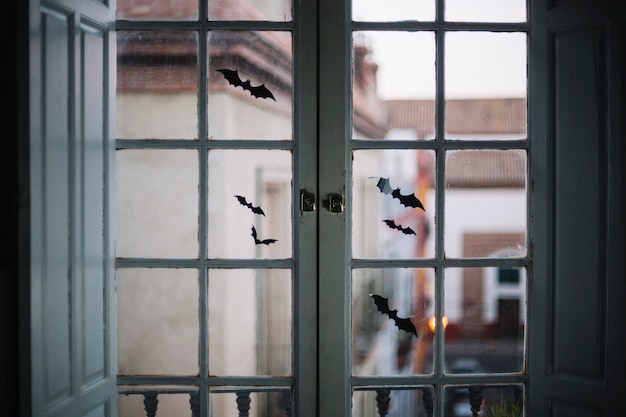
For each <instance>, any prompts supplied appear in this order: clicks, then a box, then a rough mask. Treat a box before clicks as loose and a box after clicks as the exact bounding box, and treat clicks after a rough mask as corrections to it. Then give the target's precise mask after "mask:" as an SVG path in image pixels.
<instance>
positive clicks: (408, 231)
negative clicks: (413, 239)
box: [383, 220, 415, 235]
mask: <svg viewBox="0 0 626 417" xmlns="http://www.w3.org/2000/svg"><path fill="white" fill-rule="evenodd" d="M383 222H385V223H386V224H387V226H389V227H390V228H391V229H396V230H399V231H401V232H402V233H404V234H405V235H414V234H415V232H414V231H413V229H411V228H410V227H402V226H400V225H398V224H396V222H394V221H393V220H383Z"/></svg>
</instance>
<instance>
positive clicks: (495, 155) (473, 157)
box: [445, 149, 526, 188]
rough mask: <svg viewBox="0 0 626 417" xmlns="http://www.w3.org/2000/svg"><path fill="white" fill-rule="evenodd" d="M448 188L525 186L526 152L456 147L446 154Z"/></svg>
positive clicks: (521, 150)
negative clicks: (455, 149) (456, 148)
mask: <svg viewBox="0 0 626 417" xmlns="http://www.w3.org/2000/svg"><path fill="white" fill-rule="evenodd" d="M445 183H446V187H448V188H520V187H524V186H525V185H526V151H525V150H523V149H516V150H458V151H448V153H447V154H446V178H445Z"/></svg>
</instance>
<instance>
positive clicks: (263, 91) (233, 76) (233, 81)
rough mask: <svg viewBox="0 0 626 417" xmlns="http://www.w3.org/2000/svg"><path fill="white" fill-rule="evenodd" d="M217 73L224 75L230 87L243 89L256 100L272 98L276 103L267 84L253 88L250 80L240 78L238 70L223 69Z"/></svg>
mask: <svg viewBox="0 0 626 417" xmlns="http://www.w3.org/2000/svg"><path fill="white" fill-rule="evenodd" d="M217 71H219V72H221V73H222V75H224V78H226V81H228V83H229V84H230V85H234V86H235V88H237V87H241V88H243V90H244V91H249V92H250V94H251V95H252V96H253V97H256V98H271V99H272V100H274V101H276V99H275V98H274V95H273V94H272V92H271V91H270V90H268V89H267V87H265V84H261V85H257V86H252V85H251V84H250V80H246V81H243V80H242V79H241V78H239V73H238V72H237V70H230V69H225V68H222V69H218V70H217Z"/></svg>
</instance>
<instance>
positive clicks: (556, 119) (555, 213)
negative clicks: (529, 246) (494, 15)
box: [529, 1, 625, 416]
mask: <svg viewBox="0 0 626 417" xmlns="http://www.w3.org/2000/svg"><path fill="white" fill-rule="evenodd" d="M618 10H619V7H618V6H617V2H610V1H608V2H600V3H596V2H584V1H583V2H578V3H569V2H556V3H555V4H548V5H546V6H545V7H544V8H537V9H535V11H536V17H535V18H536V20H537V21H538V22H544V21H545V26H544V24H543V23H542V25H541V26H539V27H538V28H537V33H538V34H545V35H547V36H546V37H545V38H543V39H539V38H536V39H535V41H534V42H533V43H532V44H531V47H533V45H534V49H533V50H534V54H536V55H535V56H537V57H538V56H541V55H540V54H542V53H547V56H548V62H549V63H550V64H549V65H548V71H544V70H543V69H540V68H539V67H537V68H535V71H536V72H535V73H534V75H535V77H536V87H538V88H542V87H541V85H542V84H543V83H546V81H547V84H545V85H547V86H548V88H547V89H545V90H542V91H547V97H544V96H542V95H537V96H536V100H535V105H536V107H535V112H533V113H532V114H533V115H535V118H536V124H535V126H536V129H537V131H536V132H535V134H534V136H535V137H540V136H539V135H543V134H544V133H548V134H547V135H546V137H547V140H546V141H545V142H543V141H541V140H538V141H537V144H538V148H537V149H536V152H535V153H534V155H533V158H534V161H535V171H534V172H535V174H534V175H537V178H541V179H543V178H544V177H547V180H545V182H542V183H540V184H539V188H537V189H535V192H534V197H533V199H534V201H535V204H534V207H535V210H536V213H537V214H539V216H538V217H536V218H535V220H534V226H533V228H534V232H533V233H534V235H535V240H534V242H535V245H534V249H535V253H538V254H540V256H537V257H536V258H535V259H536V263H535V265H534V271H535V274H536V276H535V278H534V283H535V284H534V288H533V293H532V296H531V304H530V306H529V308H530V311H531V317H534V319H531V322H530V325H531V327H532V328H533V332H535V331H536V332H537V335H538V336H535V337H532V338H531V341H532V343H531V345H530V360H529V375H530V378H531V382H532V383H531V384H530V386H529V388H530V393H529V399H530V402H529V407H530V408H529V411H530V413H531V414H543V415H546V416H565V415H577V416H578V415H580V416H594V415H621V414H624V410H625V408H624V404H623V401H621V400H620V398H623V389H624V378H623V376H624V371H623V369H624V367H623V364H624V349H623V346H624V345H623V343H624V341H623V332H621V333H622V336H621V338H622V339H621V341H620V335H619V332H617V331H615V329H618V328H623V326H624V324H623V317H624V316H623V314H621V315H620V314H618V313H617V312H618V311H620V308H621V309H623V279H621V278H618V277H623V276H624V263H623V262H622V261H618V260H617V258H615V257H614V256H612V255H609V254H610V253H613V252H614V250H615V249H616V248H623V244H624V241H623V235H624V233H623V230H624V221H623V215H618V214H616V213H617V212H623V207H624V201H623V197H621V196H622V195H623V193H621V192H615V190H617V189H618V188H614V187H615V186H617V187H621V188H623V178H624V172H623V168H621V166H622V165H623V164H618V165H613V163H612V162H611V161H615V159H614V158H622V159H623V158H624V148H623V146H622V145H618V143H623V139H617V137H618V136H619V135H622V136H621V137H622V138H623V132H624V130H623V122H620V121H618V120H621V117H617V118H616V114H618V113H619V112H623V108H624V107H623V106H624V99H623V97H624V94H623V80H621V77H618V76H617V74H618V73H620V72H621V74H623V69H624V59H623V56H624V54H623V51H624V45H625V43H624V39H625V38H624V13H623V10H622V12H621V14H620V13H618ZM544 18H545V20H544ZM544 42H545V43H544ZM618 57H620V58H618ZM546 77H547V79H546ZM552 81H553V83H551V82H552ZM539 97H541V98H539ZM544 106H547V107H544ZM546 108H547V109H549V110H548V111H547V112H545V113H544V112H543V111H542V109H546ZM544 115H545V116H544ZM541 129H543V130H541ZM531 134H532V133H531ZM533 181H535V180H533ZM535 184H538V183H537V182H536V181H535ZM572 207H576V211H578V210H581V211H580V213H584V215H582V216H577V215H575V213H574V212H573V211H572ZM546 246H547V247H546ZM541 254H546V257H545V258H544V257H543V256H542V255H541ZM620 258H621V257H620ZM620 280H621V281H622V284H618V281H620ZM618 288H621V290H619V289H618ZM620 305H621V306H620ZM620 346H621V347H620ZM617 364H621V365H620V366H621V369H620V367H619V366H617ZM618 381H619V382H618Z"/></svg>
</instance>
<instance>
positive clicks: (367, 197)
mask: <svg viewBox="0 0 626 417" xmlns="http://www.w3.org/2000/svg"><path fill="white" fill-rule="evenodd" d="M352 161H353V169H352V175H353V180H352V186H353V196H352V204H351V207H352V254H353V257H354V258H387V259H389V258H396V259H397V258H431V257H434V253H435V251H434V247H435V245H434V241H435V190H434V177H435V152H434V151H429V150H410V149H394V150H359V151H354V155H353V159H352ZM420 206H421V207H420Z"/></svg>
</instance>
